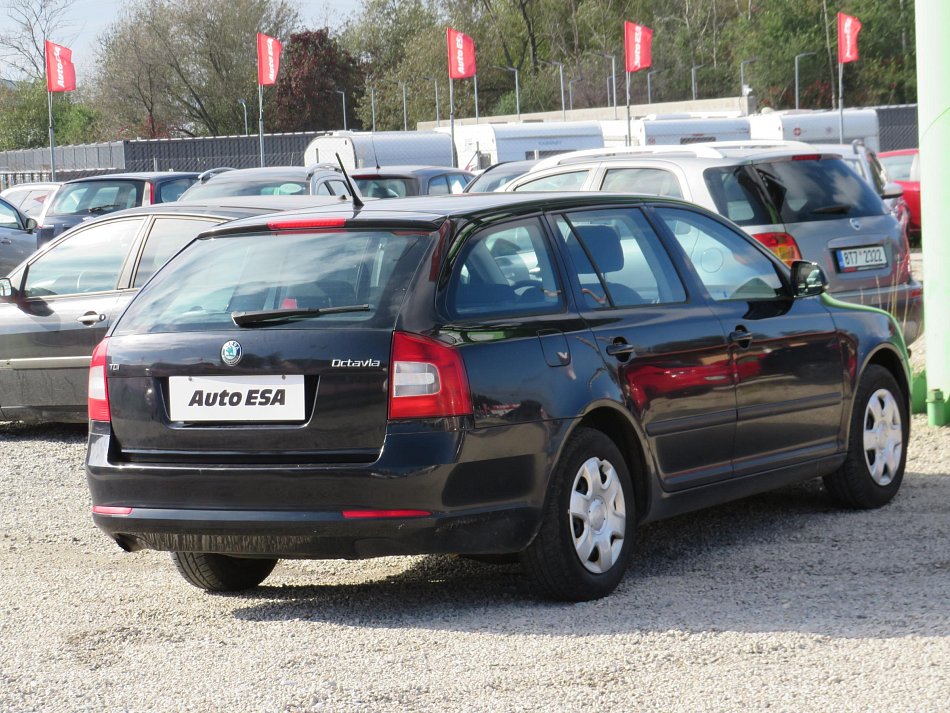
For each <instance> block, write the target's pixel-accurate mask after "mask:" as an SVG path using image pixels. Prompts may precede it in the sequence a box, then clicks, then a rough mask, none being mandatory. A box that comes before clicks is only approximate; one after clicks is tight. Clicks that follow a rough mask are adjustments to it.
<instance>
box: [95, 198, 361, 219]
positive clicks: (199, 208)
mask: <svg viewBox="0 0 950 713" xmlns="http://www.w3.org/2000/svg"><path fill="white" fill-rule="evenodd" d="M343 201H347V202H348V199H346V198H344V197H342V196H312V195H294V196H223V197H221V198H197V199H195V200H193V201H187V200H185V201H171V202H169V203H157V204H155V205H150V206H142V207H138V208H127V209H125V210H120V211H116V212H114V213H108V214H107V215H108V217H113V216H116V215H121V216H129V215H154V214H182V215H184V214H188V215H220V216H222V217H227V216H228V215H230V214H231V213H234V214H235V215H237V214H238V213H246V214H247V215H262V214H264V213H280V212H283V211H287V210H301V209H304V208H314V207H318V206H323V205H328V204H330V205H336V204H338V203H341V202H343ZM103 217H105V216H103Z"/></svg>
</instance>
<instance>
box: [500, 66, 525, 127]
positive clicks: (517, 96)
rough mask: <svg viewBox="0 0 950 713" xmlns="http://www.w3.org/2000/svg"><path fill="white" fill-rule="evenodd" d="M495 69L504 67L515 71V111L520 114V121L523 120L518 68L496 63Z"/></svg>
mask: <svg viewBox="0 0 950 713" xmlns="http://www.w3.org/2000/svg"><path fill="white" fill-rule="evenodd" d="M495 69H503V70H505V71H506V72H514V73H515V113H516V114H517V115H518V121H521V85H520V84H518V70H517V69H515V68H514V67H506V66H504V65H501V64H496V65H495Z"/></svg>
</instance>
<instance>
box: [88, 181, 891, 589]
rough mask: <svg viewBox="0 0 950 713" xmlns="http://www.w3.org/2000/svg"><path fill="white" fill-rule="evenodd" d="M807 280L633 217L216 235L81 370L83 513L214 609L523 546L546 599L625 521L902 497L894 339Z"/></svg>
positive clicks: (696, 235)
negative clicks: (381, 568) (357, 571)
mask: <svg viewBox="0 0 950 713" xmlns="http://www.w3.org/2000/svg"><path fill="white" fill-rule="evenodd" d="M844 170H848V169H844ZM825 285H826V281H825V278H824V275H823V271H822V269H821V268H820V267H819V266H817V265H815V264H813V263H808V262H804V261H796V262H793V264H792V266H791V267H790V268H789V267H788V266H786V265H785V264H784V263H783V262H782V261H781V260H779V259H778V258H777V257H776V256H775V255H774V254H773V253H771V252H769V251H768V250H766V249H765V248H764V247H763V246H762V245H761V244H760V243H758V242H756V241H754V240H753V239H752V238H750V237H749V236H748V235H746V234H745V233H743V232H742V231H741V230H739V229H737V228H736V227H735V226H734V225H733V224H731V223H729V222H728V221H726V220H724V219H722V218H721V217H719V216H718V215H715V214H713V213H711V212H709V211H706V210H703V209H702V208H699V207H696V206H693V205H690V204H687V203H684V202H680V201H672V200H664V199H659V198H656V199H654V198H649V197H639V198H637V197H629V196H617V195H607V194H599V193H574V194H545V195H543V196H539V195H521V194H505V193H487V194H476V195H461V196H442V197H439V196H426V197H420V198H414V199H413V198H406V199H402V200H399V201H376V202H374V203H370V204H367V205H365V206H364V207H362V208H361V209H359V210H358V211H357V210H354V209H352V208H351V207H346V208H343V207H341V206H335V207H330V206H325V207H322V208H320V209H315V210H311V211H297V212H294V213H292V214H284V215H277V216H267V217H256V218H251V219H245V220H241V221H236V222H234V223H231V224H229V225H222V226H219V227H218V228H216V229H213V230H211V231H209V232H208V233H206V234H205V235H204V236H202V237H200V238H199V239H197V240H196V241H194V242H192V243H191V244H190V245H189V246H188V247H187V248H186V249H184V250H183V251H182V252H181V253H179V254H178V255H177V256H176V257H175V258H174V259H173V260H172V261H171V262H169V263H168V265H166V267H165V268H164V269H162V270H161V271H160V272H159V273H158V274H156V276H155V277H154V278H153V279H152V280H151V281H150V282H149V284H148V285H146V287H145V288H144V289H143V290H142V291H141V292H140V293H139V295H138V296H137V297H136V298H135V299H134V300H133V301H132V303H131V304H130V306H129V308H128V309H127V310H126V312H125V313H124V314H123V315H122V317H121V318H120V319H119V320H118V322H117V324H115V325H114V326H113V327H112V328H111V329H110V331H109V334H108V336H107V338H106V339H104V340H103V341H102V342H100V344H99V346H98V347H96V350H95V354H94V356H93V359H92V364H91V368H90V383H89V394H90V399H89V414H90V418H91V424H90V432H89V434H90V435H89V447H88V455H87V476H88V483H89V487H90V490H91V493H92V502H93V519H94V521H95V523H96V524H97V525H98V526H99V527H100V528H101V529H102V530H103V531H105V532H106V533H107V534H108V535H109V536H110V537H111V538H112V539H113V540H114V541H115V542H116V543H117V544H118V545H119V546H120V547H122V548H123V549H126V550H132V551H134V550H142V549H153V550H165V551H171V552H172V553H173V557H174V560H175V562H176V563H177V565H178V570H179V572H180V573H181V574H182V575H183V577H184V578H185V579H186V580H187V581H189V582H190V583H192V584H194V585H196V586H198V587H201V588H203V589H206V590H211V591H226V590H237V589H243V588H248V587H253V586H255V585H257V584H259V583H260V582H261V581H263V580H264V579H265V578H266V577H267V575H268V574H269V573H270V571H271V570H272V569H273V568H274V566H275V564H276V562H277V560H278V558H281V557H292V558H341V557H345V558H357V559H358V558H367V557H376V556H383V555H394V554H401V555H405V554H421V553H461V554H467V555H478V556H485V555H493V556H496V557H497V556H506V555H512V554H514V553H517V555H518V557H520V559H521V561H522V563H523V565H524V567H525V570H526V572H527V574H528V576H529V580H530V581H531V582H532V583H533V585H534V586H535V587H536V588H537V589H538V590H539V591H540V592H542V593H543V594H545V595H547V596H550V597H553V598H556V599H564V600H584V599H592V598H595V597H600V596H604V595H606V594H608V593H609V592H610V591H611V590H613V588H614V587H615V586H616V585H617V584H618V582H619V581H620V580H621V578H622V577H623V576H624V573H625V571H626V569H627V563H628V562H629V561H630V558H631V556H634V554H635V546H634V543H633V536H634V530H635V529H636V527H637V526H638V525H640V524H642V523H646V522H650V521H653V520H657V519H659V518H664V517H669V516H671V515H675V514H678V513H684V512H688V511H690V510H694V509H696V508H700V507H704V506H707V505H712V504H716V503H721V502H725V501H727V500H731V499H734V498H738V497H742V496H746V495H750V494H753V493H759V492H763V491H766V490H769V489H771V488H775V487H777V486H780V485H786V484H788V483H792V482H796V481H804V480H808V479H810V478H815V477H818V476H822V477H824V479H825V483H826V486H827V488H828V490H829V492H830V493H831V495H832V496H833V498H834V499H835V500H836V501H837V502H839V503H842V504H845V505H848V506H851V507H862V508H870V507H877V506H880V505H883V504H885V503H887V502H888V501H889V500H890V499H891V498H892V497H894V495H895V494H896V492H897V490H898V488H899V487H900V483H901V478H902V475H903V472H904V460H905V456H906V444H907V442H908V437H909V430H908V429H909V423H910V422H909V415H908V414H909V410H908V409H909V403H908V400H909V397H908V383H909V378H910V377H909V371H908V365H907V359H906V357H907V352H906V348H905V346H904V341H903V337H902V336H901V331H900V327H899V325H898V324H897V323H896V321H895V320H894V318H893V317H892V316H891V315H888V314H886V313H884V312H881V311H878V310H868V309H866V308H863V307H860V306H856V305H849V304H846V303H843V302H840V301H837V300H833V299H829V298H828V297H827V296H826V295H825V294H823V292H824V289H825Z"/></svg>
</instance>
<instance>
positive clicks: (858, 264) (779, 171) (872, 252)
mask: <svg viewBox="0 0 950 713" xmlns="http://www.w3.org/2000/svg"><path fill="white" fill-rule="evenodd" d="M705 179H706V184H707V186H708V187H709V189H710V193H711V194H712V197H713V200H714V202H715V203H716V206H717V209H718V210H719V212H720V213H722V214H723V215H725V216H726V217H728V218H730V219H731V220H733V221H734V222H736V223H737V224H739V225H740V226H742V227H743V228H744V229H745V230H746V231H747V232H749V233H750V234H752V235H754V236H756V237H759V239H763V238H762V236H767V237H766V240H768V239H774V237H772V236H773V235H777V234H781V233H785V234H787V235H790V236H791V237H792V238H793V239H794V241H795V244H796V245H797V248H798V251H799V253H800V254H801V257H802V259H805V260H811V261H812V262H816V263H818V264H819V265H821V267H822V269H823V270H824V271H825V274H826V275H827V276H828V279H829V288H830V290H831V291H832V292H842V291H858V290H860V291H867V290H878V289H886V288H887V287H889V286H893V285H897V284H900V283H902V282H906V281H907V279H908V278H909V273H908V271H907V268H908V267H909V265H908V264H907V260H908V259H909V256H908V254H907V249H906V246H905V245H904V244H903V240H902V236H901V230H900V225H899V223H898V222H897V221H896V220H895V219H894V217H893V216H892V215H891V214H890V213H889V212H888V210H887V208H886V207H885V206H884V203H883V202H882V201H881V199H880V197H879V196H878V195H876V194H875V193H874V191H873V190H872V189H871V187H870V186H869V185H867V183H865V182H864V181H863V180H862V179H861V178H860V177H859V176H858V175H857V174H855V173H854V171H852V170H851V169H849V168H848V167H847V165H846V164H845V163H844V162H843V161H841V159H839V158H835V157H828V156H825V155H819V154H814V155H812V154H806V155H799V156H789V157H783V158H780V159H775V160H769V161H756V162H755V163H754V164H752V165H751V166H730V167H717V168H711V169H707V170H706V172H705ZM780 239H781V238H780ZM763 242H765V240H763ZM766 244H768V243H766ZM770 247H771V246H770Z"/></svg>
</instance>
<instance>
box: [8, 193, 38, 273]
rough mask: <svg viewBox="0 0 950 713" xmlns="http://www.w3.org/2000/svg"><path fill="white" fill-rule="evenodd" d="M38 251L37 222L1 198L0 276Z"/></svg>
mask: <svg viewBox="0 0 950 713" xmlns="http://www.w3.org/2000/svg"><path fill="white" fill-rule="evenodd" d="M35 250H36V220H35V219H33V218H29V217H27V216H26V215H24V214H23V213H21V212H20V211H19V210H18V209H17V208H16V207H15V206H13V205H11V204H10V203H8V202H7V201H5V200H3V199H2V198H0V275H6V274H7V273H8V272H10V270H12V269H13V268H15V267H16V266H17V265H19V264H20V263H21V262H23V261H24V260H25V259H26V258H27V257H28V256H29V255H30V254H31V253H32V252H33V251H35Z"/></svg>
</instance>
